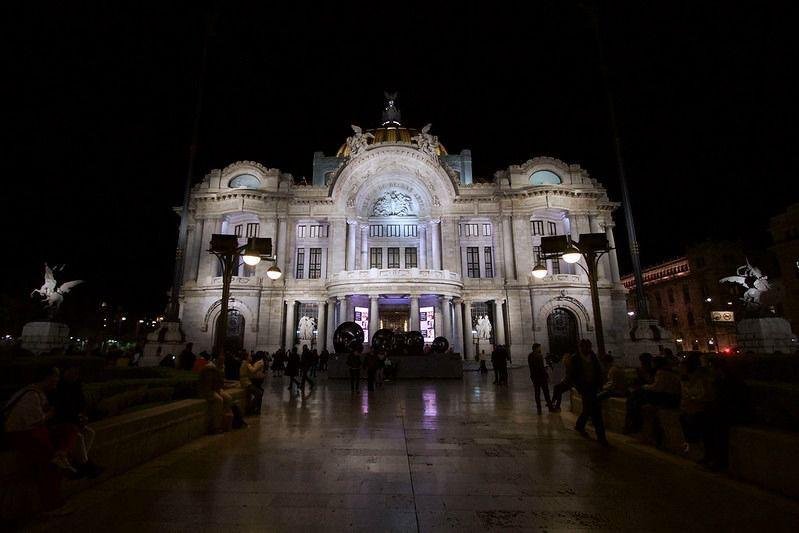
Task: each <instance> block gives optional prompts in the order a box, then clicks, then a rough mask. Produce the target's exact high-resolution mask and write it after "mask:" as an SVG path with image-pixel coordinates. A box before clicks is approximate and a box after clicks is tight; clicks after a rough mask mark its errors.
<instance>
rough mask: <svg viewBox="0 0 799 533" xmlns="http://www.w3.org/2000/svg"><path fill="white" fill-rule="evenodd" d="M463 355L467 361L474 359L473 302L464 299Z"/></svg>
mask: <svg viewBox="0 0 799 533" xmlns="http://www.w3.org/2000/svg"><path fill="white" fill-rule="evenodd" d="M463 348H464V350H463V355H464V358H465V359H466V360H467V361H471V360H473V359H474V337H473V336H472V302H471V301H470V300H464V301H463Z"/></svg>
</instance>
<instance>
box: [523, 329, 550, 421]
mask: <svg viewBox="0 0 799 533" xmlns="http://www.w3.org/2000/svg"><path fill="white" fill-rule="evenodd" d="M527 366H528V367H529V368H530V381H532V382H533V390H534V391H535V409H536V411H538V414H539V415H540V414H541V392H542V391H543V392H544V401H546V403H547V409H548V410H549V412H550V413H551V412H553V410H554V408H553V407H552V400H551V399H550V398H549V375H548V374H547V369H546V365H545V364H544V354H542V353H541V345H540V344H539V343H535V344H533V351H532V352H530V353H529V354H528V355H527Z"/></svg>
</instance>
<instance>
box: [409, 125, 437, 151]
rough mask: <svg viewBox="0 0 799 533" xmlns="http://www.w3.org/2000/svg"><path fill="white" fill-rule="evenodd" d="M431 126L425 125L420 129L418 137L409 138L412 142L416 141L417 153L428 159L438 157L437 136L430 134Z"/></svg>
mask: <svg viewBox="0 0 799 533" xmlns="http://www.w3.org/2000/svg"><path fill="white" fill-rule="evenodd" d="M431 127H432V124H427V125H426V126H425V127H424V128H422V131H421V133H419V135H414V136H413V137H411V140H412V141H416V144H417V146H419V151H421V152H423V153H425V154H427V155H429V156H430V157H438V144H439V143H438V136H436V135H431V134H430V128H431Z"/></svg>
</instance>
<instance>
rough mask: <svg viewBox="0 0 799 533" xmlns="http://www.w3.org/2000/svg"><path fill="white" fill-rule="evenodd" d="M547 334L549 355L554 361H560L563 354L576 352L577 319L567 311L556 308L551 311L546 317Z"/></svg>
mask: <svg viewBox="0 0 799 533" xmlns="http://www.w3.org/2000/svg"><path fill="white" fill-rule="evenodd" d="M547 333H548V334H549V353H550V354H551V355H552V358H553V359H554V360H556V361H560V359H561V358H562V357H563V354H564V353H572V354H573V353H575V352H577V341H578V327H577V318H576V317H575V316H574V314H573V313H572V312H571V311H569V310H568V309H564V308H562V307H556V308H555V309H553V310H552V313H550V315H549V316H548V317H547Z"/></svg>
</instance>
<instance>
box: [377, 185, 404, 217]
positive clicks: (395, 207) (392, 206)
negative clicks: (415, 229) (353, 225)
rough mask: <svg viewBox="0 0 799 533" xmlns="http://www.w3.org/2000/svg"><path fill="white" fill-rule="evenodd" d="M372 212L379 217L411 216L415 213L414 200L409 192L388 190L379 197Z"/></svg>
mask: <svg viewBox="0 0 799 533" xmlns="http://www.w3.org/2000/svg"><path fill="white" fill-rule="evenodd" d="M372 214H373V215H375V216H379V217H385V216H409V215H412V214H413V201H412V200H411V197H410V196H408V195H407V194H404V193H401V192H399V191H388V192H386V193H385V194H383V196H381V197H380V198H378V199H377V201H376V202H375V205H374V207H373V208H372Z"/></svg>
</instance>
